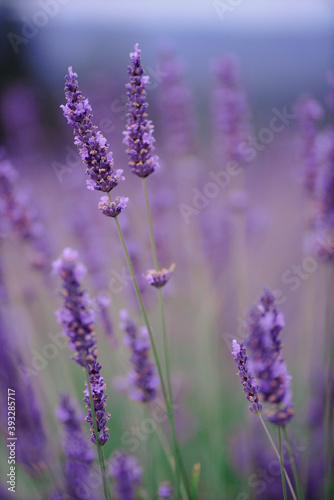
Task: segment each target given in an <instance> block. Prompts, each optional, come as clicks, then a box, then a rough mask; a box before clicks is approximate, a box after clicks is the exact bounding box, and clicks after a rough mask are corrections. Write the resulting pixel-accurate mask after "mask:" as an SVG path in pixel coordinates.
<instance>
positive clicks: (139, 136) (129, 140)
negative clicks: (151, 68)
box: [123, 43, 159, 177]
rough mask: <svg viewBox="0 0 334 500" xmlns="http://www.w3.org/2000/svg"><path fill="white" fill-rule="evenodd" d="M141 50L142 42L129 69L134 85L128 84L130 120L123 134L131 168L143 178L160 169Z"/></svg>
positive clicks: (132, 55) (147, 78) (131, 55)
mask: <svg viewBox="0 0 334 500" xmlns="http://www.w3.org/2000/svg"><path fill="white" fill-rule="evenodd" d="M140 53H141V50H140V49H139V48H138V43H137V44H136V45H135V51H134V52H133V53H131V54H130V58H131V63H132V65H131V66H129V68H128V73H129V75H130V83H127V84H126V90H127V96H128V103H127V108H128V110H129V112H128V119H127V125H126V130H125V131H124V132H123V134H124V140H123V142H124V143H125V144H126V145H127V150H126V152H127V154H128V156H129V166H130V167H131V169H132V172H133V173H134V174H136V175H138V176H139V177H147V176H148V175H150V174H152V172H154V170H155V169H156V168H157V167H158V166H159V165H158V157H157V156H156V155H152V151H153V150H154V146H153V143H154V141H155V139H154V137H153V131H154V127H153V124H152V121H151V120H148V119H147V113H146V109H147V106H148V103H147V102H146V90H145V89H146V85H147V84H148V83H149V77H148V76H146V75H144V69H143V67H142V65H141V61H140Z"/></svg>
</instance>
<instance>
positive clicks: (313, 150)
mask: <svg viewBox="0 0 334 500" xmlns="http://www.w3.org/2000/svg"><path fill="white" fill-rule="evenodd" d="M295 111H296V115H297V118H298V122H299V130H300V138H301V157H302V162H303V166H304V172H305V174H304V179H305V181H304V183H305V187H306V189H307V191H308V192H310V193H313V191H314V186H315V179H316V175H317V170H318V167H319V157H318V156H319V155H318V154H317V147H316V140H317V135H318V127H319V122H320V120H321V119H322V118H323V115H324V112H323V109H322V107H321V106H320V104H319V103H318V101H316V100H315V99H312V98H311V97H308V96H302V97H301V99H300V100H299V102H298V103H297V105H296V107H295Z"/></svg>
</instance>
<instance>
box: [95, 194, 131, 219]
mask: <svg viewBox="0 0 334 500" xmlns="http://www.w3.org/2000/svg"><path fill="white" fill-rule="evenodd" d="M128 201H129V198H124V196H116V200H115V201H110V200H109V198H108V196H102V198H101V200H100V203H99V210H101V212H102V213H103V215H106V216H107V217H117V216H118V215H119V214H120V213H121V212H122V210H124V208H126V206H127V204H128Z"/></svg>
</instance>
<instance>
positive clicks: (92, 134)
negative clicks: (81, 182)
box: [61, 67, 124, 193]
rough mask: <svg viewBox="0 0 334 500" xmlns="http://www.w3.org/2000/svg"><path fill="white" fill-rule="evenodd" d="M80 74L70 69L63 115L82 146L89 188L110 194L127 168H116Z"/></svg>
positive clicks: (81, 153)
mask: <svg viewBox="0 0 334 500" xmlns="http://www.w3.org/2000/svg"><path fill="white" fill-rule="evenodd" d="M77 77H78V75H77V74H76V73H73V71H72V67H69V68H68V75H66V83H65V97H66V101H67V102H66V104H65V105H62V106H61V108H62V110H63V114H64V116H65V118H66V119H67V122H68V123H69V125H71V126H72V127H73V128H74V134H75V144H76V145H77V146H78V147H79V152H80V156H81V158H82V161H83V162H84V164H85V165H86V167H87V170H86V173H87V174H88V175H89V178H90V179H89V180H88V181H87V187H88V189H91V190H94V189H96V190H97V191H104V192H105V193H109V192H110V191H111V190H112V189H113V188H115V187H116V186H117V185H118V182H119V181H120V180H124V177H123V176H122V173H123V170H116V172H115V171H114V163H113V157H112V153H111V152H109V153H108V144H107V140H106V138H105V137H104V136H103V135H102V133H101V132H100V131H99V130H97V127H96V125H93V122H92V115H91V114H90V112H91V111H92V108H91V106H90V104H89V102H88V99H86V98H85V97H84V96H83V95H82V93H81V91H80V90H79V88H78V81H77Z"/></svg>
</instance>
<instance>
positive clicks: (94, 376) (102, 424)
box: [83, 360, 110, 446]
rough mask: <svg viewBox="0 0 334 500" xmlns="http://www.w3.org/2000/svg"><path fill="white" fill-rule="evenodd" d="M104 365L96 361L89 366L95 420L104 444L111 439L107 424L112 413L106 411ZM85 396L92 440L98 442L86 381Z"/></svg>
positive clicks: (99, 436)
mask: <svg viewBox="0 0 334 500" xmlns="http://www.w3.org/2000/svg"><path fill="white" fill-rule="evenodd" d="M101 368H102V366H101V365H100V363H99V362H98V361H96V360H95V361H94V363H92V364H91V365H90V367H89V381H90V384H91V391H92V396H93V402H94V411H95V420H96V426H97V434H98V436H97V437H98V440H99V442H100V444H101V445H102V446H103V445H104V444H105V443H106V442H107V441H108V439H109V432H108V431H109V429H108V427H106V424H107V422H108V420H109V418H110V413H106V401H107V398H108V395H107V394H105V393H104V391H105V390H106V384H105V383H104V378H103V377H102V376H101V375H100V371H101ZM84 393H85V397H84V399H83V401H84V402H85V403H86V406H87V408H88V415H87V416H86V417H85V420H86V422H88V423H89V424H90V426H91V433H92V435H91V441H92V442H93V443H94V444H96V437H95V432H94V422H93V416H92V410H91V407H90V398H89V390H88V386H87V383H86V390H85V391H84Z"/></svg>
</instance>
